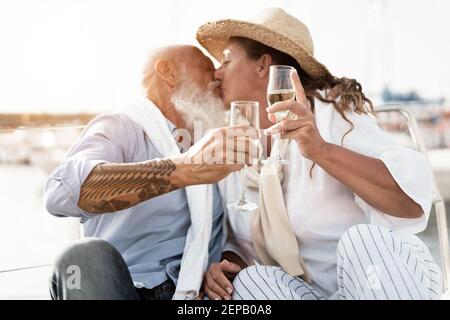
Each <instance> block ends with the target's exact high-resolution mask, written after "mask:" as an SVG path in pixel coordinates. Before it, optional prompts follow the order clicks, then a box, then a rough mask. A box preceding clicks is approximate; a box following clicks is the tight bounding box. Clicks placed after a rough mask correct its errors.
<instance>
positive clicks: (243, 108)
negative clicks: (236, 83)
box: [227, 101, 259, 212]
mask: <svg viewBox="0 0 450 320" xmlns="http://www.w3.org/2000/svg"><path fill="white" fill-rule="evenodd" d="M229 125H230V126H241V125H244V126H250V127H254V128H255V129H257V130H259V103H258V102H256V101H233V102H231V112H230V122H229ZM246 170H247V165H245V166H244V168H242V170H241V171H240V174H241V193H240V195H239V199H238V200H237V201H236V202H233V203H229V204H227V208H228V209H232V210H240V211H247V212H251V211H253V210H255V209H257V208H258V205H257V204H256V203H253V202H251V201H250V200H248V199H247V193H246V191H245V190H246V188H247V183H246V182H247V181H246Z"/></svg>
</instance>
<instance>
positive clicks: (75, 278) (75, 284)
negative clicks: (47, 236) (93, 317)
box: [50, 238, 175, 300]
mask: <svg viewBox="0 0 450 320" xmlns="http://www.w3.org/2000/svg"><path fill="white" fill-rule="evenodd" d="M174 292H175V285H174V284H173V282H172V281H171V280H168V281H166V282H164V283H162V284H161V285H159V286H157V287H156V288H153V289H145V288H144V289H136V288H135V287H134V285H133V281H132V279H131V275H130V271H129V270H128V267H127V265H126V264H125V261H124V260H123V258H122V256H121V255H120V253H119V252H118V251H117V250H116V249H115V248H114V247H113V246H112V245H110V244H109V243H108V242H106V241H104V240H101V239H96V238H85V239H82V240H81V241H78V242H76V243H75V244H73V245H71V246H70V247H69V248H68V249H67V250H65V251H64V252H63V253H62V255H61V256H60V257H59V258H58V259H57V260H56V262H55V265H54V270H53V273H52V275H51V278H50V295H51V297H52V299H54V300H169V299H171V298H172V296H173V294H174Z"/></svg>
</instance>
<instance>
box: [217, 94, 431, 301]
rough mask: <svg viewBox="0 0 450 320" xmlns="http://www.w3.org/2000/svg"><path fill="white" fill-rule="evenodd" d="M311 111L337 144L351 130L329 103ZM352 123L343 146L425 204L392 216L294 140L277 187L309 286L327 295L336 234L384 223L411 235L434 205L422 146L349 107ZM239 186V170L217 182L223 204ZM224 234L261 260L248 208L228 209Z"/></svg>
mask: <svg viewBox="0 0 450 320" xmlns="http://www.w3.org/2000/svg"><path fill="white" fill-rule="evenodd" d="M315 105H316V107H315V117H316V123H317V127H318V129H319V132H320V134H321V136H322V138H323V139H324V140H325V141H327V142H330V143H333V144H336V145H341V139H342V137H343V135H344V134H345V133H346V132H347V131H348V130H349V129H350V124H349V123H347V122H346V121H345V120H344V119H343V118H342V117H341V115H340V114H339V113H338V112H337V111H336V110H335V109H334V108H333V107H332V105H330V104H325V103H322V102H320V101H318V100H316V101H315ZM346 116H347V118H348V119H349V120H350V121H351V122H352V123H353V124H354V129H353V130H352V131H351V132H350V133H349V134H347V135H346V136H345V138H344V141H343V146H344V147H345V148H347V149H350V150H353V151H355V152H358V153H360V154H363V155H366V156H370V157H373V158H377V159H380V160H381V161H383V163H384V164H385V165H386V167H387V168H388V170H389V172H390V173H391V175H392V176H393V178H394V179H395V181H396V182H397V184H398V185H399V186H400V187H401V188H402V190H403V191H404V192H405V193H406V194H407V195H408V196H409V197H411V198H412V199H413V200H414V201H415V202H417V203H418V204H419V205H420V206H421V207H422V209H423V212H424V214H423V216H422V217H420V218H416V219H402V218H395V217H392V216H389V215H387V214H384V213H383V212H380V211H378V210H376V209H375V208H373V207H372V206H370V205H368V204H367V203H366V202H364V201H363V200H362V199H361V198H359V197H358V196H357V195H355V194H354V193H353V192H352V190H350V189H349V188H348V187H346V186H345V185H343V184H342V183H340V182H339V181H337V180H336V179H335V178H333V177H332V176H330V175H329V174H328V173H326V172H325V171H324V170H323V169H322V168H320V167H319V166H318V165H316V166H315V167H314V169H313V171H312V178H311V177H310V169H311V166H312V165H313V163H312V162H311V161H310V160H308V159H306V158H304V157H303V156H302V155H301V153H300V150H299V148H298V145H297V143H296V142H294V141H291V142H290V144H289V150H288V152H287V154H286V155H285V158H286V159H287V160H289V164H288V165H286V166H285V167H284V180H283V182H282V188H283V193H284V199H285V203H286V208H287V211H288V214H289V218H290V221H291V224H292V226H293V229H294V231H295V234H296V236H297V239H298V241H299V243H300V254H301V255H302V257H303V259H304V262H305V264H306V267H307V268H308V271H309V272H310V274H311V277H312V281H313V287H315V288H316V289H318V290H319V291H320V292H321V293H322V294H324V295H325V296H331V295H333V294H334V293H335V292H336V291H337V280H336V275H337V273H336V260H337V259H336V254H337V253H336V248H337V243H338V241H339V239H340V237H341V235H342V234H343V233H344V232H345V230H347V229H348V228H349V227H351V226H353V225H356V224H359V223H370V224H375V225H380V226H385V227H388V228H390V229H392V230H394V231H395V232H399V233H406V234H414V233H418V232H421V231H423V230H424V229H425V227H426V225H427V221H428V217H429V213H430V209H431V203H432V196H433V186H432V172H431V169H430V166H429V164H428V161H427V159H426V158H425V157H424V156H423V155H422V154H420V153H419V152H417V151H415V150H412V149H409V148H406V147H403V146H400V145H398V144H397V143H396V142H395V141H394V139H393V138H392V137H391V136H390V135H389V134H388V133H386V132H384V131H383V130H381V129H380V128H379V127H378V125H377V123H376V120H375V119H374V118H373V117H371V116H369V115H365V114H356V113H354V112H352V113H346ZM240 188H241V184H240V179H239V175H238V174H237V173H233V174H231V175H230V176H228V177H227V178H226V179H224V180H223V181H221V182H220V183H219V189H220V191H221V193H222V196H223V199H224V203H229V202H233V201H235V200H237V198H238V196H239V191H240ZM247 194H248V196H249V198H250V200H252V201H254V202H256V203H258V200H259V198H258V193H257V191H256V190H254V189H249V188H247ZM226 213H227V217H228V219H227V220H228V221H227V224H228V238H227V239H228V240H227V243H226V246H225V250H230V251H234V252H236V253H237V254H239V255H240V256H241V257H242V258H243V259H244V260H245V261H246V262H247V263H248V264H254V261H255V260H256V261H257V262H258V259H257V257H256V253H255V250H254V248H253V243H252V236H251V221H252V216H253V215H254V214H256V213H255V212H253V213H246V212H230V211H229V210H226Z"/></svg>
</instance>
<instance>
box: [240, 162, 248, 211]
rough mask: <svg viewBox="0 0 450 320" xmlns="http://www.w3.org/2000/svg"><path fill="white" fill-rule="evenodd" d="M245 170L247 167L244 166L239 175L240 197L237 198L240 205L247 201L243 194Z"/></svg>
mask: <svg viewBox="0 0 450 320" xmlns="http://www.w3.org/2000/svg"><path fill="white" fill-rule="evenodd" d="M246 170H247V165H244V167H243V168H242V169H241V171H240V175H241V187H242V189H241V195H240V197H239V201H240V202H241V203H245V202H246V200H247V195H246V193H245V189H246Z"/></svg>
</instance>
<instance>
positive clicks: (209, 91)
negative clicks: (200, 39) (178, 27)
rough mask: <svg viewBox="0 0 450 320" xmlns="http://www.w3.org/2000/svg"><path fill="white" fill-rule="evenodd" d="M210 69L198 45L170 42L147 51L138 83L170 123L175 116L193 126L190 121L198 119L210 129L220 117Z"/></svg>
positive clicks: (214, 84)
mask: <svg viewBox="0 0 450 320" xmlns="http://www.w3.org/2000/svg"><path fill="white" fill-rule="evenodd" d="M214 72H215V69H214V65H213V63H212V61H211V60H210V59H209V58H207V57H206V56H205V55H204V54H203V53H202V52H201V51H200V50H199V49H198V48H196V47H194V46H190V45H172V46H167V47H161V48H158V49H156V50H154V51H153V52H152V53H151V54H150V57H149V59H148V62H147V64H146V66H145V69H144V77H143V80H142V84H143V86H144V88H145V91H146V95H147V98H148V99H149V100H151V101H152V102H153V103H154V104H155V105H156V106H157V107H158V108H159V109H160V110H161V111H162V112H163V114H164V115H165V116H166V117H167V118H168V119H170V120H171V121H172V122H173V123H174V124H176V120H177V118H178V119H182V122H184V124H181V123H179V124H180V125H185V126H186V127H187V128H193V122H194V121H197V120H200V121H202V122H203V123H204V127H205V128H211V127H214V126H216V125H217V124H218V123H221V122H222V123H223V118H224V117H223V115H222V113H223V112H224V107H223V103H222V100H221V99H220V98H219V97H218V95H219V94H220V88H219V87H218V83H217V82H216V81H214ZM171 117H172V119H171ZM174 119H175V120H174Z"/></svg>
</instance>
